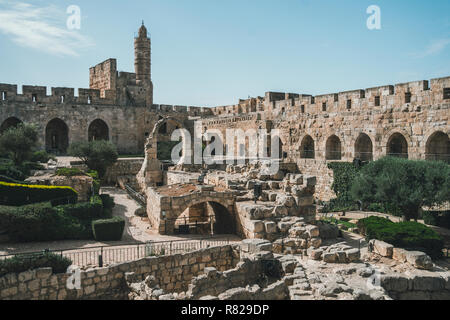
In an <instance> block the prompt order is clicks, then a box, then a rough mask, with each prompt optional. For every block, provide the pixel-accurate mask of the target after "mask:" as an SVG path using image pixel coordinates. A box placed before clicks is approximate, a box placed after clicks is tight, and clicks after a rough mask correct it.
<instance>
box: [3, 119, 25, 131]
mask: <svg viewBox="0 0 450 320" xmlns="http://www.w3.org/2000/svg"><path fill="white" fill-rule="evenodd" d="M21 123H22V121H20V120H19V119H17V118H16V117H11V118H8V119H6V120H5V121H3V123H2V125H1V126H0V133H3V132H5V131H6V130H8V129H9V128H16V127H17V126H18V125H19V124H21Z"/></svg>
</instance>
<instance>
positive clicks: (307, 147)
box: [300, 135, 315, 159]
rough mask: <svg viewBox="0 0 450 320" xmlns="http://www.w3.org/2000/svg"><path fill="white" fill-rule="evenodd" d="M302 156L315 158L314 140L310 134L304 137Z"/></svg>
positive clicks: (301, 149)
mask: <svg viewBox="0 0 450 320" xmlns="http://www.w3.org/2000/svg"><path fill="white" fill-rule="evenodd" d="M300 158H302V159H314V158H315V151H314V140H313V138H311V136H310V135H307V136H306V137H304V138H303V140H302V144H301V146H300Z"/></svg>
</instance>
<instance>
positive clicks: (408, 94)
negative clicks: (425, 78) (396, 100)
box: [405, 92, 411, 103]
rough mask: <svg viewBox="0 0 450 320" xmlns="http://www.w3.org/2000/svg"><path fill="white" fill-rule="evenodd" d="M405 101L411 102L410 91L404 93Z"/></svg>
mask: <svg viewBox="0 0 450 320" xmlns="http://www.w3.org/2000/svg"><path fill="white" fill-rule="evenodd" d="M405 103H411V92H407V93H405Z"/></svg>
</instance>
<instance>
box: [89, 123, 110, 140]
mask: <svg viewBox="0 0 450 320" xmlns="http://www.w3.org/2000/svg"><path fill="white" fill-rule="evenodd" d="M88 140H89V141H94V140H95V141H97V140H105V141H108V140H109V128H108V125H107V124H106V122H105V121H103V120H101V119H96V120H94V121H92V122H91V124H90V125H89V129H88Z"/></svg>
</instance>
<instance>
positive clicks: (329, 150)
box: [325, 135, 342, 160]
mask: <svg viewBox="0 0 450 320" xmlns="http://www.w3.org/2000/svg"><path fill="white" fill-rule="evenodd" d="M325 149H326V151H325V159H326V160H341V159H342V153H341V152H342V147H341V140H340V139H339V138H338V137H337V136H336V135H332V136H331V137H329V138H328V140H327V143H326V147H325Z"/></svg>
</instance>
